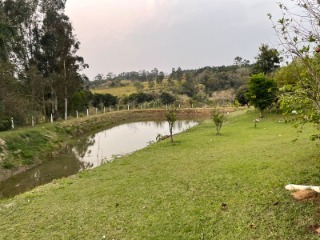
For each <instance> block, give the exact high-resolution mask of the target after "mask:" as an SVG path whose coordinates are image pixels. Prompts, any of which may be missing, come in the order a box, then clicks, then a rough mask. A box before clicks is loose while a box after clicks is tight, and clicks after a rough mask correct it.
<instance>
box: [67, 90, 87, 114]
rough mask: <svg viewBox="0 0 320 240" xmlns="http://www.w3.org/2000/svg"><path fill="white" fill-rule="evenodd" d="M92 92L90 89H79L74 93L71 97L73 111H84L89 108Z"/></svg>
mask: <svg viewBox="0 0 320 240" xmlns="http://www.w3.org/2000/svg"><path fill="white" fill-rule="evenodd" d="M91 95H92V93H91V92H89V91H79V92H76V93H75V94H73V96H72V97H71V99H70V110H71V111H83V110H85V109H87V107H88V105H89V101H90V99H91V98H92V96H91Z"/></svg>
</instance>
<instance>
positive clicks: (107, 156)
mask: <svg viewBox="0 0 320 240" xmlns="http://www.w3.org/2000/svg"><path fill="white" fill-rule="evenodd" d="M197 124H198V122H196V121H193V120H178V121H176V122H175V125H174V128H173V133H174V134H176V133H180V132H182V131H184V130H186V129H188V128H191V127H193V126H195V125H197ZM158 134H160V135H162V136H164V135H169V127H168V123H167V122H165V121H145V122H132V123H126V124H121V125H119V126H115V127H112V128H110V129H106V130H104V131H101V132H99V133H96V134H93V135H91V136H89V137H87V138H80V139H78V141H77V143H76V144H72V145H68V146H66V147H65V148H64V149H62V150H61V152H60V154H58V155H57V156H54V157H53V159H51V160H50V161H47V162H45V163H43V164H41V165H39V166H37V167H35V168H33V169H30V170H28V171H26V172H23V173H21V174H18V175H16V176H13V177H11V178H9V179H8V180H6V181H4V182H1V183H0V199H1V198H8V197H13V196H15V195H17V194H20V193H22V192H26V191H28V190H31V189H33V188H35V187H36V186H39V185H42V184H45V183H48V182H51V181H52V180H53V179H58V178H62V177H67V176H70V175H73V174H76V173H78V172H80V171H83V170H85V169H90V168H94V167H97V166H99V165H101V164H102V163H104V162H107V161H112V160H114V159H115V158H117V157H120V156H123V155H126V154H130V153H132V152H134V151H136V150H139V149H142V148H144V147H146V146H147V145H148V144H150V143H152V142H155V141H156V137H157V135H158Z"/></svg>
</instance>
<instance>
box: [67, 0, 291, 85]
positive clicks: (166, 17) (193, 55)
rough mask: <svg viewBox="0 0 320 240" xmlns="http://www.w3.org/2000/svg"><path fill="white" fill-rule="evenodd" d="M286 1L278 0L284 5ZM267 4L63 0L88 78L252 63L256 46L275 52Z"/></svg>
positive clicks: (261, 0) (257, 0)
mask: <svg viewBox="0 0 320 240" xmlns="http://www.w3.org/2000/svg"><path fill="white" fill-rule="evenodd" d="M288 1H290V0H283V1H282V2H284V3H285V2H288ZM276 2H278V1H273V0H68V1H67V5H66V14H67V15H68V16H69V17H70V20H71V22H72V24H73V27H74V33H75V34H76V36H77V38H78V40H79V41H80V42H81V45H80V50H79V52H78V54H79V55H80V56H82V57H84V59H85V62H86V63H87V64H89V66H90V68H89V69H86V70H84V71H83V73H84V74H86V75H87V76H88V77H89V78H90V79H93V78H94V77H95V76H96V75H97V74H103V75H106V74H107V73H109V72H112V73H114V74H119V73H121V72H129V71H139V70H143V69H145V70H147V71H151V70H152V69H154V68H157V69H158V70H159V71H164V72H165V73H170V72H171V69H172V68H178V67H181V68H182V69H197V68H201V67H205V66H221V65H232V64H233V63H234V58H235V57H237V56H240V57H242V58H243V59H246V60H250V62H251V63H252V62H254V57H256V56H257V55H258V53H259V46H261V44H268V45H269V46H270V47H274V48H278V44H277V40H276V39H277V37H276V34H275V32H274V30H273V28H272V23H271V21H270V20H269V18H268V16H267V14H268V13H272V15H273V16H275V17H277V16H278V17H280V10H279V7H278V5H277V3H276Z"/></svg>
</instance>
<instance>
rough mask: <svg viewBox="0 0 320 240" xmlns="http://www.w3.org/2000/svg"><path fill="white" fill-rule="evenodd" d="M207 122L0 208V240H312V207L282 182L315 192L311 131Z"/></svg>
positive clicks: (271, 120) (234, 120)
mask: <svg viewBox="0 0 320 240" xmlns="http://www.w3.org/2000/svg"><path fill="white" fill-rule="evenodd" d="M254 117H255V115H252V114H245V115H239V116H237V117H231V116H230V117H229V120H228V123H227V124H226V125H225V126H224V127H223V128H222V134H223V135H222V136H215V132H214V126H213V124H212V123H211V122H210V121H207V122H204V123H203V124H201V125H199V126H197V127H195V128H192V129H189V130H187V131H186V132H184V133H182V134H180V135H178V136H175V143H174V144H170V142H169V141H167V140H165V141H162V142H160V143H157V144H154V145H151V146H149V147H147V148H146V149H143V150H140V151H137V152H135V153H133V154H132V155H129V156H126V157H123V158H120V159H117V160H115V161H113V162H112V163H108V164H105V165H103V166H101V167H99V168H96V169H93V170H90V171H85V172H82V173H81V174H79V175H76V176H74V177H71V178H66V179H61V180H57V181H55V182H53V183H51V184H48V185H45V186H41V187H38V188H37V189H35V190H33V191H32V192H28V193H25V194H22V195H20V196H17V197H15V198H14V199H10V200H3V201H1V202H0V239H219V240H220V239H318V237H317V236H316V235H314V234H313V233H312V232H311V231H310V226H312V225H316V224H319V223H320V218H319V214H317V212H318V210H319V208H318V205H317V204H316V203H315V202H312V201H305V202H297V201H295V200H293V199H292V197H291V196H290V193H289V192H287V191H286V190H284V186H285V185H286V184H288V183H296V184H317V183H319V179H320V174H319V168H320V163H319V150H318V147H317V146H316V144H315V143H314V142H311V141H309V138H308V136H309V135H310V133H311V130H310V129H309V130H307V131H305V132H304V133H303V134H302V135H301V136H300V137H299V139H298V140H297V141H295V142H293V141H292V140H293V139H295V138H296V136H297V135H296V130H295V129H294V128H293V127H292V125H290V124H285V123H279V122H278V119H277V117H272V116H268V117H267V118H266V119H264V120H262V121H261V122H260V123H259V124H258V126H257V128H254V126H253V123H252V119H254Z"/></svg>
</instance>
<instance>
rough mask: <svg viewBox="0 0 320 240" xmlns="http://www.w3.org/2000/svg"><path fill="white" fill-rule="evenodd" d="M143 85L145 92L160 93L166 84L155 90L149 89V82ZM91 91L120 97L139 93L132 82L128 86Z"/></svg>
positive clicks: (157, 86)
mask: <svg viewBox="0 0 320 240" xmlns="http://www.w3.org/2000/svg"><path fill="white" fill-rule="evenodd" d="M141 84H142V85H143V87H144V90H145V91H154V92H159V91H160V90H161V89H163V87H164V85H165V82H164V83H163V85H160V86H159V85H158V84H156V86H155V87H153V88H149V87H148V82H141ZM91 91H92V92H93V93H100V94H106V93H109V94H112V95H114V96H118V97H121V96H129V95H130V94H132V93H137V89H136V88H135V86H134V85H133V83H132V82H131V83H130V84H129V85H126V86H120V87H109V88H107V87H103V88H94V89H91Z"/></svg>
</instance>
